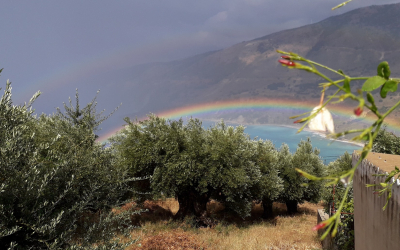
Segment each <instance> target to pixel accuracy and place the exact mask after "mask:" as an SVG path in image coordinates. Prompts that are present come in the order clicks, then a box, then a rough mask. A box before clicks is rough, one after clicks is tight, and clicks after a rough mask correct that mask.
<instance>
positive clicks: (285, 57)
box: [281, 56, 291, 60]
mask: <svg viewBox="0 0 400 250" xmlns="http://www.w3.org/2000/svg"><path fill="white" fill-rule="evenodd" d="M281 58H283V59H286V60H290V59H291V57H290V56H281Z"/></svg>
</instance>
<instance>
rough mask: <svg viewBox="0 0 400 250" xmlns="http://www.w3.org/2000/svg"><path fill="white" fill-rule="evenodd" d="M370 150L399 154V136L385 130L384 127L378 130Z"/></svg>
mask: <svg viewBox="0 0 400 250" xmlns="http://www.w3.org/2000/svg"><path fill="white" fill-rule="evenodd" d="M371 151H372V152H376V153H384V154H392V155H400V137H398V136H396V135H395V134H393V133H391V132H389V131H387V130H386V127H384V128H383V129H381V130H379V132H378V135H377V136H376V138H375V140H374V143H373V144H372V150H371Z"/></svg>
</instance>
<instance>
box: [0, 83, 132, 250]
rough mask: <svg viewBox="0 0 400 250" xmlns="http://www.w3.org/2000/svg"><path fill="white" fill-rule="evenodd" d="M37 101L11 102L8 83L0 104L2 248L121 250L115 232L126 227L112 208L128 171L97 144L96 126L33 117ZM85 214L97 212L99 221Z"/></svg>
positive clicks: (55, 117)
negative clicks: (92, 219) (32, 106)
mask: <svg viewBox="0 0 400 250" xmlns="http://www.w3.org/2000/svg"><path fill="white" fill-rule="evenodd" d="M38 96H39V93H37V94H35V95H34V97H33V98H32V99H31V101H30V102H29V103H28V104H27V105H13V103H12V100H11V84H10V83H9V82H8V83H7V86H6V89H5V91H4V94H3V96H2V97H1V99H0V246H2V248H5V249H60V248H75V249H81V248H85V249H88V248H98V249H100V248H102V249H115V248H119V249H121V248H122V247H123V246H124V244H120V243H118V242H115V241H114V240H113V238H114V237H115V236H116V234H115V233H116V232H117V231H115V230H113V228H114V227H115V226H118V225H119V226H122V225H125V226H127V229H129V224H128V222H129V221H128V220H129V216H126V215H127V214H126V213H125V214H123V213H121V214H118V215H117V214H114V213H112V212H111V211H110V210H111V208H112V207H114V206H117V205H119V204H121V203H123V200H122V198H121V196H122V195H123V194H124V193H125V192H129V188H128V186H127V185H126V183H127V181H128V175H127V174H126V173H127V172H126V170H125V169H123V168H121V167H119V168H116V166H117V164H116V158H115V157H114V153H113V152H112V151H111V150H107V149H105V148H104V147H103V146H102V145H100V144H97V143H95V135H94V133H93V129H94V127H92V128H88V127H82V126H80V125H77V124H73V123H71V122H70V121H68V120H67V119H64V117H62V116H60V115H52V116H48V115H41V116H40V117H39V118H37V117H36V116H34V115H33V111H32V110H31V108H30V106H31V104H32V102H33V101H34V100H35V99H36V98H37V97H38ZM85 115H87V113H85V114H83V116H85ZM90 211H99V213H97V215H99V216H98V222H97V223H92V222H91V221H90V218H89V217H90V215H91V214H92V213H91V212H90ZM100 211H101V213H100ZM121 232H123V231H121ZM126 233H127V231H126ZM94 243H96V245H93V244H94Z"/></svg>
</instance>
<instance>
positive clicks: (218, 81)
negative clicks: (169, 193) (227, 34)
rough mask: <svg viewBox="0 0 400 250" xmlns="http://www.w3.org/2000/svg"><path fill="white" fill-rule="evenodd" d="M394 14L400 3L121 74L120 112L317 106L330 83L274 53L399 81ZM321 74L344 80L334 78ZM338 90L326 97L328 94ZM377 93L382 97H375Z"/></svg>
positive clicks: (398, 22)
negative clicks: (232, 104) (227, 104)
mask: <svg viewBox="0 0 400 250" xmlns="http://www.w3.org/2000/svg"><path fill="white" fill-rule="evenodd" d="M396 13H400V3H397V4H389V5H373V6H369V7H364V8H360V9H355V10H352V11H349V12H346V13H344V14H341V15H336V16H332V17H329V18H327V19H324V20H322V21H320V22H317V23H314V24H309V25H305V26H302V27H298V28H293V29H289V30H283V31H279V32H275V33H272V34H269V35H266V36H263V37H259V38H255V39H253V40H250V41H244V42H241V43H238V44H235V45H233V46H230V47H228V48H225V49H222V50H217V51H210V52H206V53H203V54H199V55H195V56H192V57H188V58H185V59H181V60H175V61H172V62H160V63H150V64H146V65H138V66H134V67H132V68H130V69H126V70H124V71H120V72H119V76H118V78H116V80H114V81H115V82H118V83H117V84H116V86H117V88H116V89H118V94H115V96H118V97H119V98H120V99H121V100H123V102H124V103H128V105H129V106H128V107H123V108H122V109H123V113H124V114H123V115H124V116H130V117H135V116H136V117H141V116H143V115H145V114H148V113H150V112H153V113H157V112H162V111H165V110H168V109H174V108H178V107H182V106H187V105H195V104H199V103H205V102H218V101H224V100H243V99H260V98H274V99H294V98H295V99H297V100H298V101H299V102H301V101H304V100H306V101H311V102H314V101H315V103H316V105H317V104H318V103H319V98H320V91H321V89H320V88H318V84H319V83H321V82H325V81H324V80H323V79H321V78H320V77H318V76H316V75H313V74H310V73H308V72H305V71H300V70H294V69H288V68H286V67H282V66H281V65H280V64H279V63H278V62H277V60H278V59H279V54H278V53H276V50H277V49H279V50H284V51H293V52H295V53H298V54H300V55H302V56H304V57H306V58H308V59H310V60H313V61H315V62H318V63H321V64H325V65H327V66H329V67H331V68H333V69H342V70H343V71H344V72H345V73H346V74H349V75H350V76H360V75H365V76H373V75H376V67H377V65H378V64H379V63H380V62H381V61H382V60H386V61H388V62H389V64H390V67H391V70H392V72H393V74H396V73H397V72H400V62H399V61H398V58H400V32H393V31H395V30H400V15H398V14H396ZM321 71H322V72H323V73H326V74H327V75H328V76H330V77H332V79H334V80H335V79H338V77H336V76H335V75H334V74H332V73H331V72H327V71H324V70H321ZM398 75H400V74H398ZM362 84H363V82H352V83H351V86H352V89H353V90H355V89H358V88H360V87H361V86H362ZM333 91H335V89H333V88H331V89H329V90H327V95H330V94H332V93H333ZM373 94H374V96H376V97H378V95H379V94H378V92H377V91H375V92H374V93H373ZM393 97H399V94H398V93H390V96H389V97H388V98H387V99H386V100H385V103H378V107H381V108H382V107H383V108H384V107H385V106H391V105H393V104H394V103H395V99H396V98H395V99H393ZM345 104H347V103H345ZM350 105H353V106H357V105H358V104H356V103H351V104H350ZM121 111H122V110H121ZM398 113H399V112H396V114H395V116H396V117H397V116H399V114H398Z"/></svg>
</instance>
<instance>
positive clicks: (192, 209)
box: [174, 191, 209, 225]
mask: <svg viewBox="0 0 400 250" xmlns="http://www.w3.org/2000/svg"><path fill="white" fill-rule="evenodd" d="M177 198H178V202H179V210H178V212H177V213H176V214H175V216H174V219H183V218H185V217H186V216H195V217H196V218H195V219H196V220H197V221H198V222H200V225H201V224H204V223H202V221H204V219H205V218H206V216H207V202H208V200H209V198H208V195H206V194H203V195H199V194H198V193H196V192H195V191H190V192H185V193H183V194H179V195H178V197H177Z"/></svg>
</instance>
